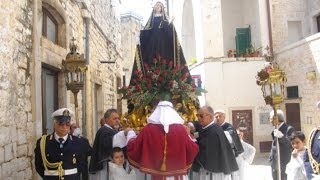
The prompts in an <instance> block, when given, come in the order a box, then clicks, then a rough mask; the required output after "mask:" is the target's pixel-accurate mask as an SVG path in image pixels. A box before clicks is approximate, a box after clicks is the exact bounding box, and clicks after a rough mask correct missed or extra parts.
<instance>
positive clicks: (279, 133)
mask: <svg viewBox="0 0 320 180" xmlns="http://www.w3.org/2000/svg"><path fill="white" fill-rule="evenodd" d="M273 135H274V136H275V137H277V138H282V137H283V134H282V132H281V131H279V130H278V129H275V130H273Z"/></svg>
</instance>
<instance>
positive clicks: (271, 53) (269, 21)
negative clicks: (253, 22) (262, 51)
mask: <svg viewBox="0 0 320 180" xmlns="http://www.w3.org/2000/svg"><path fill="white" fill-rule="evenodd" d="M266 3H267V18H268V31H269V48H270V55H271V56H272V55H273V40H272V28H271V27H272V26H271V11H270V0H266Z"/></svg>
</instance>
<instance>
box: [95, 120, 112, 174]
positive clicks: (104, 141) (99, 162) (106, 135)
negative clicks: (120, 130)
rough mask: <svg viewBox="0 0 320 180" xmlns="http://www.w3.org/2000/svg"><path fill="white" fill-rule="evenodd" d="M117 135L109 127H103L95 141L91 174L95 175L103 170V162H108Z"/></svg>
mask: <svg viewBox="0 0 320 180" xmlns="http://www.w3.org/2000/svg"><path fill="white" fill-rule="evenodd" d="M116 133H117V131H116V130H113V129H111V128H109V127H107V126H102V127H101V128H100V129H99V130H98V132H97V134H96V137H95V139H94V143H93V147H92V155H91V160H90V165H89V172H90V173H95V172H97V171H100V170H102V169H103V162H104V161H107V160H108V158H109V156H110V154H111V150H112V140H113V136H114V135H115V134H116Z"/></svg>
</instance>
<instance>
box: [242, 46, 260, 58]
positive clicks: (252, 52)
mask: <svg viewBox="0 0 320 180" xmlns="http://www.w3.org/2000/svg"><path fill="white" fill-rule="evenodd" d="M261 49H262V47H259V48H255V47H254V46H253V45H252V44H250V46H249V48H247V53H246V54H245V57H260V50H261Z"/></svg>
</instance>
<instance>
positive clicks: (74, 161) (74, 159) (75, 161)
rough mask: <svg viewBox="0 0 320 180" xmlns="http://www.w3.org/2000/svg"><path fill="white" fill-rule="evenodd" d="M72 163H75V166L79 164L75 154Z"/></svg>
mask: <svg viewBox="0 0 320 180" xmlns="http://www.w3.org/2000/svg"><path fill="white" fill-rule="evenodd" d="M72 162H73V164H77V159H76V157H75V154H73V158H72Z"/></svg>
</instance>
